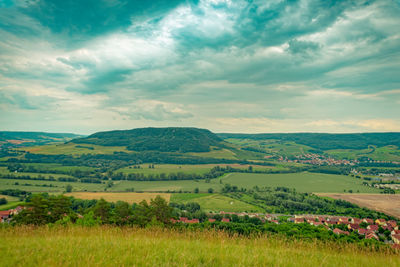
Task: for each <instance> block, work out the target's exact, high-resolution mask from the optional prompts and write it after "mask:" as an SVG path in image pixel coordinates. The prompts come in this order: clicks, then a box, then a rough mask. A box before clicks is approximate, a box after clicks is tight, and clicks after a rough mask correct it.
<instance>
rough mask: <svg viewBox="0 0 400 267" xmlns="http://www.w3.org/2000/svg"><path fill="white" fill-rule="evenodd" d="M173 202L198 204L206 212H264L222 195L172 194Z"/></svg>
mask: <svg viewBox="0 0 400 267" xmlns="http://www.w3.org/2000/svg"><path fill="white" fill-rule="evenodd" d="M171 202H176V203H184V204H186V203H189V202H196V203H198V204H200V206H201V208H202V210H204V211H206V212H211V211H212V212H219V211H226V212H243V211H246V212H264V210H263V209H261V208H259V207H256V206H254V205H251V204H248V203H245V202H243V201H240V200H237V199H233V198H230V197H228V196H224V195H220V194H185V193H183V194H172V195H171Z"/></svg>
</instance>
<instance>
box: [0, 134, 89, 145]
mask: <svg viewBox="0 0 400 267" xmlns="http://www.w3.org/2000/svg"><path fill="white" fill-rule="evenodd" d="M78 137H82V135H76V134H72V133H45V132H11V131H0V147H19V146H36V145H45V144H49V143H54V142H67V141H69V140H71V139H73V138H78Z"/></svg>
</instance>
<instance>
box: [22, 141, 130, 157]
mask: <svg viewBox="0 0 400 267" xmlns="http://www.w3.org/2000/svg"><path fill="white" fill-rule="evenodd" d="M17 150H20V151H27V152H29V153H32V154H45V155H61V154H64V155H82V154H112V153H114V152H128V150H127V149H126V148H125V147H122V146H99V145H92V144H83V145H79V144H74V143H65V144H63V143H61V144H60V143H59V144H51V145H43V146H33V147H22V148H18V149H17Z"/></svg>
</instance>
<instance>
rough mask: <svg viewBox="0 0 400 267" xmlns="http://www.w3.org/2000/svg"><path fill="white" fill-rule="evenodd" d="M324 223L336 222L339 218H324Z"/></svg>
mask: <svg viewBox="0 0 400 267" xmlns="http://www.w3.org/2000/svg"><path fill="white" fill-rule="evenodd" d="M325 223H326V224H338V223H339V219H338V218H334V217H331V218H328V219H326V221H325Z"/></svg>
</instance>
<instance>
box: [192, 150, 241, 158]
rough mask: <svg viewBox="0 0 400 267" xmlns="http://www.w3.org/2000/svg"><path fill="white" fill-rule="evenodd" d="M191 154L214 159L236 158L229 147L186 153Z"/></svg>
mask: <svg viewBox="0 0 400 267" xmlns="http://www.w3.org/2000/svg"><path fill="white" fill-rule="evenodd" d="M188 154H189V155H192V156H197V157H204V158H216V159H237V156H236V154H235V152H233V151H231V150H229V149H225V148H224V149H219V150H211V151H210V152H198V153H194V152H193V153H188Z"/></svg>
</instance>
